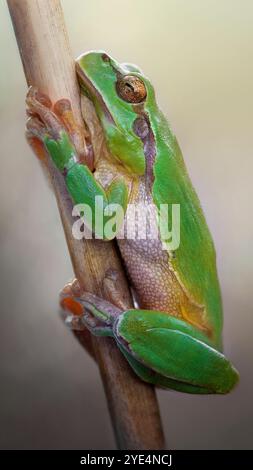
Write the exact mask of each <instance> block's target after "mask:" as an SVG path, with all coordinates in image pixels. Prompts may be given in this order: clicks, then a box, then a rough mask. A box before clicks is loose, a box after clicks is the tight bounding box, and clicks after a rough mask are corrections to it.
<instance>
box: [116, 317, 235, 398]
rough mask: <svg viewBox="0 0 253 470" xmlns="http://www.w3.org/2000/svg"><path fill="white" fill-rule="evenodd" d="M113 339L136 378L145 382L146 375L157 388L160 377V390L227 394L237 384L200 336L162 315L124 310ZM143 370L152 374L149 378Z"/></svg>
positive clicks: (232, 373)
mask: <svg viewBox="0 0 253 470" xmlns="http://www.w3.org/2000/svg"><path fill="white" fill-rule="evenodd" d="M114 337H115V338H116V340H117V342H118V344H119V346H120V348H121V349H122V350H124V351H125V353H126V355H130V356H129V357H130V360H129V362H130V363H131V358H134V361H137V362H136V363H135V362H133V364H132V367H133V368H134V369H135V370H136V372H137V373H138V375H140V376H142V378H144V379H145V374H146V380H147V381H150V382H153V383H158V384H159V380H158V381H157V377H158V378H159V377H160V376H162V378H163V383H162V382H161V381H160V385H161V386H168V387H170V388H174V389H176V390H182V391H187V392H190V393H227V392H229V391H230V390H231V389H232V388H233V387H234V385H235V384H236V382H237V381H238V373H237V371H236V370H235V369H234V368H233V366H232V365H231V364H230V362H229V361H228V360H227V358H226V357H225V356H224V355H223V354H222V353H221V352H219V351H217V350H216V349H215V348H214V347H213V346H212V344H211V342H210V341H209V340H208V338H207V337H206V336H205V335H204V334H203V333H201V332H200V331H199V332H198V331H197V330H196V329H195V328H193V327H192V326H191V325H189V324H187V323H186V322H184V321H182V320H179V319H177V318H175V317H172V316H170V315H168V314H167V313H165V312H158V311H148V310H128V311H127V312H124V313H122V314H121V315H120V316H119V318H118V319H117V321H116V322H115V324H114ZM139 364H140V365H139ZM143 367H144V369H143ZM145 368H148V369H150V370H151V371H153V373H154V374H153V377H152V372H151V373H150V372H149V373H148V374H149V375H147V373H146V371H145ZM157 374H158V375H157ZM166 378H167V379H169V380H168V382H167V385H166V380H165V379H166ZM173 381H174V386H173Z"/></svg>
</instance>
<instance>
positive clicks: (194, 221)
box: [146, 89, 222, 347]
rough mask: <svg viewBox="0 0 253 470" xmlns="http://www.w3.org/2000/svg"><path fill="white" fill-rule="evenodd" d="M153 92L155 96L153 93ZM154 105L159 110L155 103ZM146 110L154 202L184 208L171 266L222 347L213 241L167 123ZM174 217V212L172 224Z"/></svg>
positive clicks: (217, 342)
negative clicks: (154, 152) (154, 148)
mask: <svg viewBox="0 0 253 470" xmlns="http://www.w3.org/2000/svg"><path fill="white" fill-rule="evenodd" d="M150 91H151V93H152V89H151V90H150ZM150 105H151V106H152V107H153V106H154V107H156V104H155V101H154V100H152V101H151V102H150ZM146 109H147V111H148V113H149V115H150V122H151V127H152V130H153V132H154V136H155V139H156V142H157V149H158V154H157V156H156V161H155V165H154V175H155V182H154V185H153V197H154V201H155V203H156V205H157V206H158V207H159V205H160V204H166V203H167V204H180V245H179V248H178V249H177V250H176V251H175V257H174V258H171V260H170V263H171V264H172V266H173V268H174V269H175V271H176V273H177V274H178V276H179V278H180V280H181V282H182V284H183V285H184V287H185V288H186V289H187V291H188V292H189V294H190V296H191V297H192V298H193V299H194V301H195V302H197V303H198V304H200V305H203V306H205V311H206V315H207V319H208V323H209V325H210V328H211V331H212V339H213V341H214V342H215V344H216V345H217V347H221V330H222V302H221V294H220V287H219V281H218V277H217V270H216V254H215V248H214V244H213V240H212V237H211V235H210V232H209V229H208V227H207V224H206V221H205V217H204V214H203V211H202V209H201V206H200V202H199V199H198V196H197V194H196V192H195V190H194V188H193V186H192V183H191V181H190V178H189V175H188V173H187V170H186V167H185V164H184V161H183V157H182V154H181V150H180V148H179V146H178V143H177V140H176V138H175V136H174V135H173V133H172V132H171V130H170V127H169V124H168V122H167V120H166V119H165V117H164V116H163V114H162V113H161V111H160V110H158V109H157V108H156V110H154V109H153V110H152V109H150V107H149V105H148V103H147V108H146ZM151 116H153V117H154V118H152V117H151ZM170 216H171V211H169V223H171V220H170Z"/></svg>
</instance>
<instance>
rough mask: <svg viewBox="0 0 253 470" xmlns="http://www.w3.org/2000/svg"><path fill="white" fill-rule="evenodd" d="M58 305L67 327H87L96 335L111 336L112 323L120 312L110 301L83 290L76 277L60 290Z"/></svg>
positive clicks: (79, 329)
mask: <svg viewBox="0 0 253 470" xmlns="http://www.w3.org/2000/svg"><path fill="white" fill-rule="evenodd" d="M60 306H61V308H62V316H63V318H64V321H65V323H66V324H67V326H68V327H70V328H71V329H72V330H75V331H82V330H85V329H86V328H88V330H89V331H90V332H91V333H92V334H93V335H96V336H112V334H113V333H112V327H113V323H114V321H115V319H116V318H117V317H118V316H119V314H120V313H121V312H122V310H120V309H118V308H117V307H115V306H114V305H113V304H111V303H110V302H107V301H106V300H104V299H102V298H100V297H97V296H96V295H93V294H90V293H89V292H83V291H82V290H81V288H80V285H79V283H78V281H77V279H75V280H74V281H73V282H70V283H68V284H66V286H65V287H64V288H63V290H62V291H61V293H60Z"/></svg>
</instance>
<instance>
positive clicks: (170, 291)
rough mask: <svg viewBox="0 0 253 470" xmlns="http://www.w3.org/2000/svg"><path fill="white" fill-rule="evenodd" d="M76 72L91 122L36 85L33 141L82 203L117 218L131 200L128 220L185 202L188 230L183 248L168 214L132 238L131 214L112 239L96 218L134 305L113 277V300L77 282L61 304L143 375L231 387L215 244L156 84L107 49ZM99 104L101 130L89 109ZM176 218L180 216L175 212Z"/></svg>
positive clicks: (206, 387) (174, 383) (199, 390)
mask: <svg viewBox="0 0 253 470" xmlns="http://www.w3.org/2000/svg"><path fill="white" fill-rule="evenodd" d="M76 74H77V78H78V82H79V85H80V96H81V102H82V110H83V119H84V129H85V130H81V129H80V126H79V125H78V124H77V123H76V122H75V118H74V114H73V110H72V106H71V103H70V101H69V100H67V99H65V98H62V99H61V100H58V101H57V102H56V103H54V104H52V102H51V100H50V98H49V97H48V96H46V95H43V94H42V93H41V92H40V91H39V90H37V89H36V88H34V87H32V88H30V89H29V91H28V95H27V101H26V102H27V107H28V114H29V119H28V122H27V138H28V141H29V143H30V144H31V145H32V147H33V149H34V150H35V152H36V154H37V155H38V156H39V157H40V159H41V160H43V158H49V159H50V161H51V162H52V164H53V165H54V167H55V169H56V170H57V171H59V172H60V173H61V174H62V175H63V178H64V184H65V187H66V190H67V192H68V194H69V196H70V198H71V201H72V203H73V206H75V207H77V206H79V205H82V204H84V205H88V206H89V207H90V208H91V212H92V214H94V213H95V211H96V210H97V209H96V207H95V202H96V200H97V199H98V198H99V200H100V205H99V209H98V210H99V211H104V212H106V210H108V211H107V217H105V220H107V221H108V214H110V210H109V209H110V206H111V205H113V206H118V207H120V208H122V211H123V220H124V218H126V214H127V211H128V207H129V206H131V205H132V206H133V205H137V204H142V205H143V206H146V205H151V207H153V209H152V210H151V218H152V217H153V218H155V219H156V220H157V217H159V214H161V207H162V206H165V207H168V208H172V207H173V206H177V207H180V236H179V237H178V243H177V244H176V245H175V246H174V245H173V244H171V243H169V241H168V235H166V236H167V239H166V236H162V232H163V230H162V228H163V224H165V221H164V219H163V218H162V217H161V220H160V222H161V223H160V224H159V230H158V236H157V237H153V238H152V237H148V236H147V237H146V238H144V237H143V238H136V237H135V238H134V237H132V238H130V239H129V238H128V237H124V236H122V222H121V225H120V224H119V225H120V227H118V226H117V227H116V229H115V231H114V232H113V233H112V235H111V236H109V237H106V236H105V235H104V232H103V230H104V228H105V225H104V224H102V228H101V227H100V229H98V232H99V233H96V227H95V225H94V224H93V223H91V224H90V230H91V231H92V233H93V234H96V235H97V236H98V238H100V239H101V238H102V239H103V240H104V243H106V242H107V240H108V239H114V238H115V239H116V243H117V245H118V248H119V252H120V256H121V257H122V260H123V263H124V266H125V268H126V272H127V275H128V278H129V282H130V285H131V288H132V292H133V294H134V299H135V303H134V308H126V307H125V308H124V305H120V302H116V300H115V299H117V279H116V280H115V279H114V281H113V282H111V298H110V300H111V301H108V300H105V299H103V298H101V297H98V296H96V295H94V294H92V293H89V292H81V290H80V289H79V287H78V281H74V283H73V284H68V285H67V286H66V287H65V288H64V289H63V291H62V294H61V296H60V301H61V305H62V307H63V308H64V309H65V310H66V311H68V312H69V314H70V318H71V319H72V320H71V324H72V325H78V326H76V328H82V327H83V328H88V329H89V331H90V332H91V333H92V334H94V335H96V336H109V337H112V338H113V339H114V340H115V342H116V344H117V346H118V348H119V349H120V351H121V352H122V354H123V355H124V356H125V358H126V360H127V361H128V363H129V365H130V366H131V368H132V369H133V371H134V372H135V373H136V374H137V375H138V376H139V378H140V379H141V380H144V381H146V382H148V383H151V384H153V385H155V386H157V387H161V388H165V389H170V390H174V391H179V392H185V393H192V394H226V393H228V392H230V391H231V390H232V389H233V388H234V386H235V385H236V384H237V382H238V379H239V374H238V372H237V370H236V369H235V367H234V366H233V365H232V364H231V362H230V361H229V359H227V357H226V356H225V355H224V354H223V349H222V328H223V311H222V299H221V290H220V285H219V280H218V274H217V266H216V252H215V247H214V242H213V239H212V236H211V234H210V231H209V228H208V226H207V222H206V220H205V216H204V213H203V210H202V208H201V205H200V201H199V198H198V196H197V193H196V191H195V189H194V187H193V185H192V182H191V179H190V176H189V174H188V171H187V168H186V165H185V162H184V159H183V156H182V152H181V150H180V147H179V144H178V142H177V139H176V136H175V135H174V133H173V131H172V130H171V127H170V125H169V123H168V120H167V118H166V116H165V115H164V113H163V112H162V110H161V109H160V107H159V106H158V104H157V101H156V96H155V90H154V87H153V85H152V83H151V81H150V80H149V79H148V78H147V77H146V76H145V75H144V74H143V72H142V71H141V69H140V68H139V67H137V66H135V65H133V64H129V63H122V64H120V63H118V62H117V61H116V60H115V59H113V58H112V57H111V56H110V55H108V54H107V53H106V52H104V51H90V52H87V53H84V54H82V55H81V56H80V57H79V58H78V59H77V60H76ZM88 103H90V104H91V106H92V109H93V112H94V120H97V125H96V126H95V127H94V125H93V124H94V120H93V124H90V125H89V122H88V121H89V120H87V116H85V111H86V108H87V106H88ZM89 126H90V127H89ZM98 140H99V142H103V145H97V144H96V142H97V141H98ZM98 147H100V149H101V148H103V151H102V152H101V151H100V152H99V151H98ZM166 223H167V225H169V226H170V227H171V224H172V223H173V220H172V212H171V211H170V210H169V209H168V214H167V221H166ZM120 233H121V235H120ZM165 233H167V232H166V230H165ZM73 328H75V326H73Z"/></svg>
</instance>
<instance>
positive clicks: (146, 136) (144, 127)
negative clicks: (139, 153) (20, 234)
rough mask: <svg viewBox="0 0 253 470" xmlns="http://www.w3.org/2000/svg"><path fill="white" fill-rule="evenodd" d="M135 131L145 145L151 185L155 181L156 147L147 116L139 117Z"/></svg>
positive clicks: (134, 126)
mask: <svg viewBox="0 0 253 470" xmlns="http://www.w3.org/2000/svg"><path fill="white" fill-rule="evenodd" d="M133 130H134V132H135V134H136V135H137V136H138V137H139V138H140V139H141V141H142V143H143V151H144V155H145V159H146V177H147V183H149V184H151V183H153V180H154V173H153V165H154V162H155V157H156V145H155V138H154V133H153V131H152V129H151V126H150V122H149V119H148V116H147V115H146V114H144V113H142V114H139V115H138V117H137V118H136V120H135V121H134V124H133Z"/></svg>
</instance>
